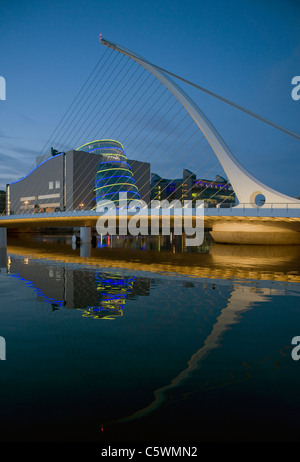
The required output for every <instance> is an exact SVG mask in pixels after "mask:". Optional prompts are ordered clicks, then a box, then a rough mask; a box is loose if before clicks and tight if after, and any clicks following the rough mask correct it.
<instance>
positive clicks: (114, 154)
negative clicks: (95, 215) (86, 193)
mask: <svg viewBox="0 0 300 462" xmlns="http://www.w3.org/2000/svg"><path fill="white" fill-rule="evenodd" d="M78 149H79V150H82V149H84V150H85V151H86V152H88V153H93V154H98V155H99V157H100V162H99V164H98V171H97V175H96V180H95V201H96V207H97V205H98V204H99V203H100V202H101V203H102V205H105V203H108V202H107V201H111V202H113V203H114V204H115V205H116V206H119V205H120V204H119V198H120V196H119V194H120V193H126V194H127V199H128V200H134V199H135V200H139V199H140V197H141V196H140V194H139V191H138V187H137V185H136V180H135V179H134V177H133V174H132V170H131V165H130V164H129V163H128V159H127V156H126V153H125V151H124V147H123V146H122V144H121V143H119V142H118V141H114V140H99V141H93V142H91V143H88V144H87V145H83V146H81V147H80V148H78Z"/></svg>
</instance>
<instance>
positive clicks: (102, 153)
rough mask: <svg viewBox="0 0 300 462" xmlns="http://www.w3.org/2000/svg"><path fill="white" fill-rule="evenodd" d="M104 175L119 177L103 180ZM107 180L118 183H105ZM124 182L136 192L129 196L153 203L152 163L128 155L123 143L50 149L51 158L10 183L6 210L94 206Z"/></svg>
mask: <svg viewBox="0 0 300 462" xmlns="http://www.w3.org/2000/svg"><path fill="white" fill-rule="evenodd" d="M122 156H124V157H122ZM122 159H123V160H122ZM104 162H108V163H107V164H105V163H104ZM123 162H124V163H123ZM126 164H127V165H126ZM105 165H106V166H107V168H104V167H105ZM123 168H124V170H122V169H123ZM105 170H107V171H106V172H105ZM104 173H105V174H106V173H107V174H108V175H107V176H108V177H110V176H111V177H114V176H118V177H119V178H115V179H113V178H106V179H105V180H104V178H105V177H104V176H103V174H104ZM106 181H107V182H109V181H114V183H111V184H109V185H108V186H109V187H106V186H107V184H106ZM121 183H125V185H124V184H121ZM99 185H100V186H99ZM121 186H122V187H125V188H126V189H125V190H126V191H128V192H129V193H130V192H132V194H129V195H128V198H129V199H131V198H139V197H140V198H141V199H143V200H145V201H146V202H147V203H148V202H149V201H150V164H149V163H145V162H139V161H136V160H130V159H127V156H126V154H125V151H124V148H123V146H122V145H121V144H120V143H118V142H116V141H114V140H97V141H93V142H90V143H87V144H85V145H83V146H80V147H79V148H78V149H76V150H71V151H68V152H66V153H64V152H57V151H56V150H54V149H53V148H51V156H50V157H49V156H46V158H45V157H38V158H37V165H36V167H35V168H34V169H33V170H32V171H31V172H30V173H28V174H27V175H26V176H24V177H23V178H21V179H19V180H17V181H14V182H13V183H11V184H10V185H8V187H7V210H8V214H19V213H33V212H34V213H39V212H53V211H64V210H66V211H73V210H93V209H95V208H96V204H97V203H96V198H97V197H98V199H99V197H100V196H101V195H104V197H105V195H107V197H108V198H111V197H113V194H111V195H109V194H110V193H114V194H115V193H116V192H118V191H119V189H120V187H121ZM99 187H100V188H102V189H98V188H99ZM100 191H102V192H103V193H102V194H101V193H100ZM129 196H130V197H129Z"/></svg>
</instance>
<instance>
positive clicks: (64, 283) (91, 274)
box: [2, 255, 150, 320]
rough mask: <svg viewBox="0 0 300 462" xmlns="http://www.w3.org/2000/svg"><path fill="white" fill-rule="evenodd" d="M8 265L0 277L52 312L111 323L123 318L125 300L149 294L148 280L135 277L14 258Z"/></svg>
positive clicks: (120, 273) (77, 266)
mask: <svg viewBox="0 0 300 462" xmlns="http://www.w3.org/2000/svg"><path fill="white" fill-rule="evenodd" d="M8 262H9V264H8V265H7V267H6V265H5V268H2V270H3V271H2V272H3V274H5V275H6V274H8V275H9V276H10V277H14V278H17V279H20V280H21V281H24V283H25V284H26V285H27V287H30V288H31V289H32V290H33V292H35V293H36V296H37V301H39V302H45V303H48V304H50V305H51V307H52V309H53V310H56V309H59V308H61V307H65V308H67V309H78V310H82V313H83V316H84V317H93V318H95V319H110V320H112V319H114V318H116V317H120V316H123V309H124V307H125V303H126V300H128V299H129V298H132V297H136V296H148V295H149V294H150V281H149V279H148V278H143V277H138V278H135V277H133V276H131V275H128V274H122V272H121V271H119V272H117V273H116V272H107V271H103V272H101V271H96V270H95V269H94V268H93V269H92V268H90V269H89V268H82V267H81V266H80V265H68V264H63V263H60V264H59V263H56V262H53V261H52V262H49V261H47V262H45V261H39V260H35V259H28V258H23V257H21V256H16V255H13V256H12V258H11V257H9V259H8ZM37 266H38V271H37Z"/></svg>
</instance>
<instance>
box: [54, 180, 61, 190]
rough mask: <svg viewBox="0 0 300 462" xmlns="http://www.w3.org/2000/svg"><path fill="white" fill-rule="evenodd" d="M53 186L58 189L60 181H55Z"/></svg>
mask: <svg viewBox="0 0 300 462" xmlns="http://www.w3.org/2000/svg"><path fill="white" fill-rule="evenodd" d="M55 188H56V189H59V188H60V181H55Z"/></svg>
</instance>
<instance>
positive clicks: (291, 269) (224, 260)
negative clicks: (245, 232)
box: [0, 237, 300, 441]
mask: <svg viewBox="0 0 300 462" xmlns="http://www.w3.org/2000/svg"><path fill="white" fill-rule="evenodd" d="M43 239H44V240H45V241H43ZM137 246H140V247H139V249H138V248H137ZM154 249H157V250H154ZM174 249H175V252H174ZM182 249H183V251H182ZM159 250H160V251H159ZM299 250H300V249H299V248H298V247H296V246H293V247H291V248H290V247H288V246H285V247H284V249H283V248H280V247H278V246H276V247H274V248H272V247H270V246H268V247H261V246H257V247H251V249H250V248H249V247H248V246H245V247H243V246H237V247H236V246H222V245H211V243H210V242H206V243H205V245H204V246H202V248H201V249H195V250H194V251H192V252H190V251H188V252H185V251H184V242H182V241H180V240H176V241H174V240H173V241H172V242H170V241H169V242H167V241H166V240H162V241H160V242H159V241H158V240H157V241H152V242H150V241H147V242H146V241H145V242H142V241H141V240H139V241H135V240H130V241H129V240H124V241H123V240H120V239H119V240H115V241H109V242H107V241H106V242H104V241H102V242H98V243H97V245H96V246H95V247H94V248H91V256H90V257H88V258H86V257H84V258H83V257H81V256H80V247H75V248H74V246H73V248H72V242H71V238H65V237H61V238H57V237H43V238H42V240H40V241H35V242H34V241H33V240H32V239H31V240H29V239H28V240H26V238H25V239H24V240H23V241H22V239H11V240H10V242H9V246H8V258H7V265H6V267H5V268H3V262H2V264H1V265H0V266H2V269H3V270H5V271H3V272H2V274H5V273H7V274H8V275H11V276H17V277H18V278H20V279H22V280H23V284H24V286H26V285H27V286H28V288H29V290H32V291H34V293H35V294H34V297H35V299H36V300H37V301H38V302H44V303H46V304H49V306H50V307H51V310H49V311H56V312H57V311H58V312H61V313H62V314H63V318H61V317H51V325H52V326H53V329H54V332H55V335H56V338H57V340H56V341H57V342H58V343H59V344H60V348H61V349H62V350H63V351H66V354H67V362H68V364H69V365H70V364H71V365H72V364H73V365H74V370H75V368H78V367H80V371H81V373H82V375H83V377H84V379H83V380H84V382H86V383H87V384H88V387H89V390H90V391H91V392H92V393H91V394H90V395H91V396H95V393H97V396H98V398H97V404H96V403H95V401H93V400H92V401H89V399H88V396H84V397H83V396H82V394H80V401H82V400H83V401H84V406H86V409H88V412H89V413H88V415H87V414H85V413H83V417H82V415H81V414H80V416H79V417H80V418H79V417H78V419H79V420H78V421H77V422H76V425H75V423H74V427H75V428H74V427H72V434H73V435H74V438H75V434H76V432H77V437H78V431H79V432H81V436H82V437H83V438H87V439H88V438H89V437H90V438H91V439H92V438H96V436H95V435H94V433H93V432H94V430H93V429H94V428H96V427H97V428H99V425H100V424H103V425H104V428H105V432H106V433H104V436H103V435H102V436H101V437H102V439H103V438H108V440H109V441H110V440H115V441H117V440H118V438H119V441H123V438H125V439H130V435H131V432H132V430H133V431H134V432H135V437H136V436H137V435H139V432H140V431H141V432H142V431H147V432H150V434H151V435H153V437H157V436H159V435H164V434H165V433H164V431H165V430H164V429H163V428H162V427H163V426H164V425H166V421H167V426H169V430H168V431H169V432H170V433H168V435H167V438H168V439H169V440H171V439H172V438H174V440H175V439H176V438H178V437H180V435H181V436H182V435H183V434H184V432H185V431H186V432H187V433H188V434H190V435H194V437H195V435H196V434H197V431H198V430H197V429H198V428H199V412H200V411H199V410H201V413H202V416H203V419H204V420H205V424H206V425H207V428H209V427H210V426H211V428H213V431H215V421H216V419H221V420H222V419H223V418H224V415H223V414H222V412H223V411H224V409H223V411H221V410H220V408H222V406H221V404H220V400H222V396H223V394H222V393H224V392H223V390H224V389H227V390H228V389H229V390H231V389H232V390H236V389H238V390H239V393H241V394H243V393H244V394H245V401H244V402H245V403H247V396H248V395H247V393H250V392H249V390H248V389H247V387H248V385H247V384H248V383H250V384H251V383H252V387H253V390H254V391H253V392H254V393H256V394H257V395H259V394H260V393H262V395H264V394H265V393H266V392H267V388H269V386H270V380H271V383H272V388H273V391H272V393H274V390H279V388H280V387H281V384H282V381H284V380H288V379H285V377H287V378H288V377H289V378H290V377H291V371H290V368H291V366H292V365H291V364H290V361H289V364H288V356H287V354H286V352H288V351H289V350H288V349H289V348H290V345H289V342H290V340H291V332H290V330H289V328H288V327H287V322H286V320H287V319H290V321H291V320H292V319H293V316H294V314H293V303H294V306H295V307H296V306H297V303H298V306H299V295H300V286H299V284H298V283H299V282H300V267H299V266H300V265H299ZM18 287H20V286H18ZM26 290H27V289H26ZM280 300H289V306H284V312H283V311H282V310H281V309H280V310H277V311H276V310H273V311H272V308H273V305H274V306H277V304H278V303H279V304H280V303H281V302H280ZM39 306H40V304H39ZM263 306H266V307H268V310H263V309H262V307H263ZM279 306H280V305H279ZM137 308H138V309H137ZM80 313H81V315H83V317H84V318H83V317H82V316H79V318H80V319H81V323H80V327H79V324H78V317H77V318H75V317H74V315H75V316H76V315H77V314H80ZM247 313H248V314H247ZM249 313H252V315H249ZM274 314H276V316H274ZM246 315H247V316H246ZM45 316H46V319H47V320H49V314H48V315H46V314H45ZM245 316H246V318H245ZM273 318H274V319H273ZM76 319H77V321H76ZM97 319H104V320H105V319H109V320H111V319H114V321H115V322H113V323H106V322H105V323H99V322H97ZM276 319H277V321H276ZM283 319H284V320H285V323H283ZM70 321H71V322H70ZM62 322H63V323H64V327H63V328H62ZM93 326H95V327H93ZM290 327H292V325H290ZM95 328H96V329H95ZM266 328H268V329H270V331H269V332H268V342H266V340H265V338H266V337H265V334H266V330H265V329H266ZM79 329H80V330H79ZM99 329H100V330H99ZM59 332H63V335H62V336H61V337H60V336H59V335H58V333H59ZM74 332H75V333H76V335H74ZM245 334H246V335H247V336H250V337H251V338H250V337H249V338H247V337H246V341H243V336H245ZM253 335H254V337H255V343H253V340H254V338H253ZM293 335H295V333H294V334H293ZM77 337H78V338H79V340H78V339H77ZM91 339H92V340H91ZM91 341H93V345H94V348H93V349H91V347H90V342H91ZM79 352H80V354H79ZM216 352H218V356H216V355H215V353H216ZM220 361H221V363H222V366H221V363H220ZM281 371H282V373H281ZM274 374H279V376H278V380H277V379H276V378H275V379H274ZM281 374H284V375H281ZM276 377H277V376H276ZM271 378H272V379H271ZM272 380H273V382H272ZM80 383H81V382H80ZM245 384H246V385H245ZM61 386H62V385H60V387H61ZM297 386H298V381H297V380H296V383H295V388H293V383H292V382H291V381H289V382H287V383H285V389H288V388H289V387H290V388H289V390H290V396H291V400H292V401H293V406H295V405H296V407H297V404H295V401H294V400H293V399H294V397H295V393H296V389H297ZM237 387H238V388H237ZM239 387H240V388H239ZM256 387H258V388H256ZM265 387H266V388H265ZM278 387H279V388H278ZM79 388H80V386H79ZM60 390H61V388H60ZM99 392H101V393H100V394H101V395H103V396H104V397H105V399H104V398H103V399H102V398H101V397H100V396H99ZM203 393H205V397H203V395H202V394H203ZM209 393H212V395H211V396H212V399H211V398H210V395H209ZM216 396H217V401H216V403H215V404H214V400H215V397H216ZM249 396H251V393H250V394H249ZM78 399H79V396H78ZM203 399H205V403H204V402H203ZM207 399H209V403H210V404H209V410H208V411H207V410H206V406H207V404H206V400H207ZM98 401H99V402H98ZM183 402H185V403H186V404H187V406H188V408H189V417H188V419H187V418H186V417H185V412H186V411H184V410H181V411H180V403H183ZM231 404H232V405H233V407H232V408H231V416H232V417H231V418H232V419H233V421H234V416H235V418H236V421H235V424H236V426H237V427H238V424H239V419H241V418H242V419H244V416H243V417H241V416H240V415H238V414H239V409H238V408H239V406H235V405H234V403H233V402H232V403H231ZM174 405H175V408H176V409H177V411H176V415H174V410H173V411H172V409H175V408H174ZM227 405H228V403H227ZM244 406H246V404H244ZM255 406H256V404H255V402H252V403H251V406H250V404H249V409H246V411H245V412H246V413H247V412H249V413H250V412H252V411H250V407H251V408H252V410H253V409H255ZM257 406H258V407H257V412H259V404H257ZM272 406H274V407H275V402H273V403H272ZM94 408H95V409H94ZM288 409H290V408H289V406H287V413H288ZM270 412H271V411H270ZM281 412H282V422H283V421H284V419H285V418H286V415H285V414H284V410H282V409H281ZM169 413H170V414H169ZM177 413H178V415H177ZM157 416H159V418H160V417H161V418H162V421H161V422H162V423H161V425H160V424H159V423H158V420H157V419H158V417H157ZM269 417H270V415H268V416H267V417H266V419H267V420H268V419H269ZM81 418H82V420H83V421H84V422H85V424H84V425H85V426H86V422H88V425H87V428H88V431H89V436H87V435H86V434H85V433H84V432H85V430H84V429H83V426H82V424H81V423H80V419H81ZM61 419H62V422H63V419H64V417H63V416H61ZM99 419H100V420H99ZM147 419H150V421H149V422H150V423H149V424H148V423H147V422H148V420H147ZM166 419H167V420H166ZM173 421H174V422H173ZM179 421H180V427H181V430H179V425H178V423H179ZM182 423H184V426H186V430H183V429H182V425H181V424H182ZM265 423H266V422H265V421H264V420H263V419H262V420H261V422H260V423H258V428H260V425H263V424H264V425H265ZM294 423H295V422H292V424H294ZM292 424H291V425H292ZM62 425H63V424H62ZM153 425H154V426H155V429H154V428H153ZM145 428H146V429H147V430H145ZM278 429H280V431H282V425H281V426H280V427H278ZM193 432H194V433H193ZM222 432H223V434H226V429H224V428H223V429H222ZM171 433H172V435H171ZM179 433H180V435H179ZM147 434H148V433H147ZM91 435H92V436H91ZM105 435H106V436H105ZM97 437H99V435H98V436H97ZM177 441H178V439H177Z"/></svg>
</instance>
